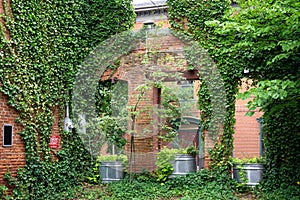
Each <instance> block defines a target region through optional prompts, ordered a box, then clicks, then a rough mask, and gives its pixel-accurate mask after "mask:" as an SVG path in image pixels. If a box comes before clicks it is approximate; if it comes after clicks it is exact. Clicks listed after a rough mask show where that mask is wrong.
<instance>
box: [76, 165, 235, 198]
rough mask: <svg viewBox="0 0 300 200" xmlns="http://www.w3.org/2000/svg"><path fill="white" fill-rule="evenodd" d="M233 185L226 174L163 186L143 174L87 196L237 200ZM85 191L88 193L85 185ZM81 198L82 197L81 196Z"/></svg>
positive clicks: (198, 176) (204, 175) (204, 174)
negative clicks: (97, 194) (130, 180)
mask: <svg viewBox="0 0 300 200" xmlns="http://www.w3.org/2000/svg"><path fill="white" fill-rule="evenodd" d="M234 186H235V181H233V180H232V179H231V177H230V176H229V175H228V174H224V173H218V172H213V171H209V170H201V171H199V172H197V173H195V174H190V175H187V176H186V177H176V178H174V179H171V180H168V181H166V182H165V183H164V184H161V183H159V182H157V181H156V180H155V179H153V178H152V176H151V175H150V174H149V173H143V174H141V175H136V177H135V178H134V180H133V181H132V182H131V183H130V182H129V180H127V179H125V180H124V181H119V182H115V183H110V184H107V185H106V186H102V187H101V188H98V187H95V190H94V192H92V191H91V192H90V195H92V194H94V195H95V196H96V191H97V192H98V193H100V192H101V195H99V196H98V198H99V199H199V197H200V198H201V199H237V198H236V197H235V195H234ZM85 188H86V189H87V190H90V187H89V186H86V187H85ZM83 190H84V189H82V190H81V192H77V194H76V195H77V198H79V196H80V194H82V195H86V196H88V195H87V194H86V193H84V192H83ZM79 191H80V190H79ZM73 198H75V197H73ZM81 199H84V197H82V196H81ZM85 199H87V198H85Z"/></svg>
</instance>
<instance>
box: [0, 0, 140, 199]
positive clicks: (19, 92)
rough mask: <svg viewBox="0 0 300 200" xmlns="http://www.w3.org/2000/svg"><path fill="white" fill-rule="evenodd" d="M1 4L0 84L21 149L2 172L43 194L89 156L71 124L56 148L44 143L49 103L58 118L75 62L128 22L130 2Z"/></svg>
mask: <svg viewBox="0 0 300 200" xmlns="http://www.w3.org/2000/svg"><path fill="white" fill-rule="evenodd" d="M3 5H4V8H5V13H4V15H1V20H3V22H4V24H1V38H0V47H1V50H0V63H1V69H0V82H1V83H2V85H1V87H0V90H1V92H3V93H4V94H6V95H7V96H8V98H9V101H8V103H9V104H10V105H11V106H13V107H14V108H16V109H17V110H18V112H19V113H20V116H19V119H18V122H20V123H21V124H22V125H23V126H24V129H23V130H22V131H21V132H20V135H21V136H22V139H23V142H24V144H25V154H26V164H25V167H24V168H23V169H21V170H20V171H19V172H18V175H17V177H16V179H10V180H11V184H14V185H15V186H16V188H15V190H14V194H15V195H16V196H20V197H23V198H24V197H26V196H27V197H28V198H43V197H47V196H48V197H50V195H52V194H55V193H56V192H59V191H66V190H67V189H68V188H69V187H71V186H72V185H76V184H78V183H79V181H80V180H84V179H83V177H84V174H87V173H89V170H90V168H89V165H90V162H91V161H92V158H91V157H90V155H89V153H88V152H87V151H86V150H85V148H84V146H83V144H82V142H81V139H80V138H79V136H78V134H77V133H76V132H72V133H69V132H63V131H62V130H61V140H62V148H61V149H60V150H59V151H58V152H57V153H55V152H52V151H51V150H50V148H49V141H50V135H51V132H52V126H53V121H54V116H53V113H54V110H60V124H62V119H63V114H64V108H65V104H66V102H69V101H70V100H71V99H70V96H69V91H71V90H72V87H73V82H74V81H75V77H76V73H77V71H78V67H79V65H80V64H81V63H82V61H83V59H84V58H85V57H86V56H87V55H88V54H89V53H90V51H91V50H93V49H94V48H95V47H96V46H97V45H98V44H99V43H100V42H101V41H103V40H105V39H107V38H109V37H110V36H111V35H114V34H116V33H119V32H121V31H125V30H127V29H129V28H131V27H132V26H133V19H134V12H133V7H132V5H131V2H130V1H129V0H122V1H120V0H116V1H103V0H84V1H82V0H73V1H69V0H59V1H58V0H55V1H52V0H51V1H50V0H45V1H44V0H43V1H25V0H12V1H10V6H8V4H7V1H3ZM6 33H9V37H10V38H8V36H7V35H6ZM53 153H54V155H53ZM53 156H54V157H55V158H56V159H54V160H53ZM51 197H52V198H55V195H52V196H51Z"/></svg>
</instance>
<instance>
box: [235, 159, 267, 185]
mask: <svg viewBox="0 0 300 200" xmlns="http://www.w3.org/2000/svg"><path fill="white" fill-rule="evenodd" d="M264 169H265V168H264V165H263V164H234V165H233V178H234V179H236V180H237V181H239V182H244V181H243V178H246V179H247V182H246V185H249V186H255V185H258V184H259V182H260V181H261V180H262V176H263V171H264ZM240 173H241V175H242V177H241V176H240Z"/></svg>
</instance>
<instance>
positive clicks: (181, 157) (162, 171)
mask: <svg viewBox="0 0 300 200" xmlns="http://www.w3.org/2000/svg"><path fill="white" fill-rule="evenodd" d="M196 153H197V149H196V148H195V147H194V146H189V147H187V148H184V149H168V148H166V147H164V148H163V149H161V150H160V152H159V153H158V154H157V161H156V166H157V169H156V175H157V180H158V181H166V180H167V178H174V177H176V176H185V175H186V174H189V173H193V172H196V170H197V167H196V158H195V156H196Z"/></svg>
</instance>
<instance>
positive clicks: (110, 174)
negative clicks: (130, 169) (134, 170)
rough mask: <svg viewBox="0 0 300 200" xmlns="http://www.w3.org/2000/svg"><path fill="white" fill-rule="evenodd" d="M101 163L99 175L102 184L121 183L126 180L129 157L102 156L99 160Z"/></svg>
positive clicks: (121, 155) (122, 155)
mask: <svg viewBox="0 0 300 200" xmlns="http://www.w3.org/2000/svg"><path fill="white" fill-rule="evenodd" d="M97 163H99V164H100V165H99V173H100V178H101V180H102V183H109V182H114V181H119V180H121V179H123V178H124V174H125V171H126V169H127V165H128V159H127V156H126V155H124V154H120V155H101V156H99V157H98V158H97Z"/></svg>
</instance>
